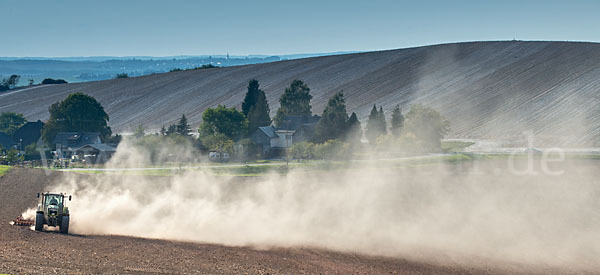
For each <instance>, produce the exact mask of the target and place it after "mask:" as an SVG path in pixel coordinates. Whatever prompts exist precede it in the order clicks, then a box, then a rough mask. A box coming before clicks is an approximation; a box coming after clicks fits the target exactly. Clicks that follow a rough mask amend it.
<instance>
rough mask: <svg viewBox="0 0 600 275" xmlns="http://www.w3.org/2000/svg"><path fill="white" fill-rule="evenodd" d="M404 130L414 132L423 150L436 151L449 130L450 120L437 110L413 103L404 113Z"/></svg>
mask: <svg viewBox="0 0 600 275" xmlns="http://www.w3.org/2000/svg"><path fill="white" fill-rule="evenodd" d="M405 131H406V132H409V133H412V134H414V136H415V137H416V138H417V139H418V140H419V141H420V142H421V144H422V146H423V149H424V150H429V151H438V150H439V149H440V148H441V140H442V138H444V136H445V135H446V134H447V133H448V132H449V131H450V122H448V121H447V120H446V119H445V118H444V117H442V116H441V115H440V113H439V112H438V111H436V110H434V109H432V108H429V107H425V106H423V105H421V104H415V105H412V106H411V107H410V111H409V112H408V113H407V114H406V124H405Z"/></svg>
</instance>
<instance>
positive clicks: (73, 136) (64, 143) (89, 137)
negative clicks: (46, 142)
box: [53, 132, 102, 157]
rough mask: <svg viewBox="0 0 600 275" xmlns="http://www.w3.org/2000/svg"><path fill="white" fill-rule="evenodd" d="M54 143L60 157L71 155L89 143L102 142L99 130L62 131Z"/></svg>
mask: <svg viewBox="0 0 600 275" xmlns="http://www.w3.org/2000/svg"><path fill="white" fill-rule="evenodd" d="M53 144H55V145H56V153H57V154H58V156H60V157H70V156H71V155H73V154H74V152H75V150H76V149H78V148H81V147H83V146H85V145H88V144H102V141H101V140H100V133H98V132H81V133H77V132H60V133H58V134H56V137H55V138H54V142H53Z"/></svg>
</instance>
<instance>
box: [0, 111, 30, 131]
mask: <svg viewBox="0 0 600 275" xmlns="http://www.w3.org/2000/svg"><path fill="white" fill-rule="evenodd" d="M26 122H27V120H26V119H25V117H24V116H23V114H18V113H13V112H4V113H2V114H0V132H4V133H6V134H7V135H9V136H12V134H13V133H14V132H15V131H16V130H17V129H19V128H21V126H23V124H25V123H26Z"/></svg>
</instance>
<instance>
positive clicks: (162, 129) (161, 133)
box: [160, 125, 167, 137]
mask: <svg viewBox="0 0 600 275" xmlns="http://www.w3.org/2000/svg"><path fill="white" fill-rule="evenodd" d="M160 135H161V136H163V137H164V136H166V135H167V129H165V125H163V126H162V127H161V128H160Z"/></svg>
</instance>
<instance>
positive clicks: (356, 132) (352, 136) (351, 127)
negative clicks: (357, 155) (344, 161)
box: [345, 112, 362, 145]
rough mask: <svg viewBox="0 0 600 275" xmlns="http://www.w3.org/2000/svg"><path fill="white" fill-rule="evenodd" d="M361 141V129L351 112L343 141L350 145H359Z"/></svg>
mask: <svg viewBox="0 0 600 275" xmlns="http://www.w3.org/2000/svg"><path fill="white" fill-rule="evenodd" d="M361 139H362V127H361V126H360V121H358V117H357V116H356V113H354V112H352V114H351V115H350V118H348V123H347V130H346V136H345V140H346V141H347V142H349V143H350V144H351V145H356V144H360V143H361V141H360V140H361Z"/></svg>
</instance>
